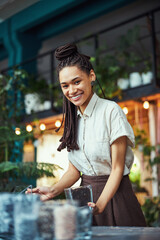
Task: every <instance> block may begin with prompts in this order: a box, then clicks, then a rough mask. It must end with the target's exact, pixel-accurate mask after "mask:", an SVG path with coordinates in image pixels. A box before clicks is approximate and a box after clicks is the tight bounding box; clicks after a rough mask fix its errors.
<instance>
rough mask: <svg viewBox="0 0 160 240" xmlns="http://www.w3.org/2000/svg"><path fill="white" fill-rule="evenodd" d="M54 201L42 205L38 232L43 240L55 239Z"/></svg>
mask: <svg viewBox="0 0 160 240" xmlns="http://www.w3.org/2000/svg"><path fill="white" fill-rule="evenodd" d="M53 210H54V201H53V200H49V201H46V202H42V203H41V204H40V209H39V216H38V232H39V236H40V238H42V239H43V240H51V239H53V238H54V216H53Z"/></svg>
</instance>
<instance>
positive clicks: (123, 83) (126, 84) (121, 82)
mask: <svg viewBox="0 0 160 240" xmlns="http://www.w3.org/2000/svg"><path fill="white" fill-rule="evenodd" d="M117 85H118V86H119V87H120V88H121V89H122V90H125V89H127V88H128V87H129V79H125V78H119V79H118V80H117Z"/></svg>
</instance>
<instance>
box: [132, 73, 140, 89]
mask: <svg viewBox="0 0 160 240" xmlns="http://www.w3.org/2000/svg"><path fill="white" fill-rule="evenodd" d="M129 81H130V87H131V88H134V87H138V86H140V85H142V78H141V75H140V73H139V72H133V73H131V74H130V75H129Z"/></svg>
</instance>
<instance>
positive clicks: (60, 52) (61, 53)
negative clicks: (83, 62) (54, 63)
mask: <svg viewBox="0 0 160 240" xmlns="http://www.w3.org/2000/svg"><path fill="white" fill-rule="evenodd" d="M76 53H78V49H77V46H76V45H75V44H71V43H69V44H65V45H63V46H61V47H58V48H57V49H56V51H55V57H56V59H57V60H58V61H63V60H64V59H65V58H68V57H70V56H71V55H74V54H76Z"/></svg>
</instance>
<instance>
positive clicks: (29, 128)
mask: <svg viewBox="0 0 160 240" xmlns="http://www.w3.org/2000/svg"><path fill="white" fill-rule="evenodd" d="M26 130H27V132H32V130H33V128H32V125H30V124H28V125H27V126H26Z"/></svg>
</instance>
